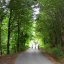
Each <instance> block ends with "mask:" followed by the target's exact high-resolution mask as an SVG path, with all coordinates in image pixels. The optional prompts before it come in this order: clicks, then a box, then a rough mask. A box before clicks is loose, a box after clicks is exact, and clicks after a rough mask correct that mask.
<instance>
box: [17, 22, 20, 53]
mask: <svg viewBox="0 0 64 64" xmlns="http://www.w3.org/2000/svg"><path fill="white" fill-rule="evenodd" d="M19 37H20V25H19V21H18V41H17V52H19Z"/></svg>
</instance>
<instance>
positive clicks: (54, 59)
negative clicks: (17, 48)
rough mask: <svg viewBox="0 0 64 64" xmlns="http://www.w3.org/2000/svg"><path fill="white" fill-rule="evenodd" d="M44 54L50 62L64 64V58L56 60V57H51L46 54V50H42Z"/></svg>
mask: <svg viewBox="0 0 64 64" xmlns="http://www.w3.org/2000/svg"><path fill="white" fill-rule="evenodd" d="M40 51H41V52H42V54H43V55H44V56H46V57H48V59H49V60H51V61H53V62H55V64H64V58H60V59H58V58H56V57H55V56H54V55H51V54H49V53H46V52H45V51H44V50H43V51H42V49H41V50H40Z"/></svg>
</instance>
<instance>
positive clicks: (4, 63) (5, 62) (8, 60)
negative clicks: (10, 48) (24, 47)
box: [0, 54, 18, 64]
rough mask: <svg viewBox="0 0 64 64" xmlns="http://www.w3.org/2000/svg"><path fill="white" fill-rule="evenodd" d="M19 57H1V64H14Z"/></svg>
mask: <svg viewBox="0 0 64 64" xmlns="http://www.w3.org/2000/svg"><path fill="white" fill-rule="evenodd" d="M17 56H18V54H15V55H7V56H0V64H14V61H15V59H16V57H17Z"/></svg>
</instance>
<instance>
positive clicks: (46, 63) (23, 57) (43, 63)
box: [15, 49, 54, 64]
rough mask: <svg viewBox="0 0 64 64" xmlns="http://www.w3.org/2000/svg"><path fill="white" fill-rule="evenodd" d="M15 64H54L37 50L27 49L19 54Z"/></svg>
mask: <svg viewBox="0 0 64 64" xmlns="http://www.w3.org/2000/svg"><path fill="white" fill-rule="evenodd" d="M15 64H54V63H53V62H52V61H51V60H49V59H48V58H47V57H45V56H44V55H43V54H41V53H40V51H39V50H33V49H28V50H27V51H26V52H24V53H23V54H20V55H19V56H18V57H17V59H16V61H15Z"/></svg>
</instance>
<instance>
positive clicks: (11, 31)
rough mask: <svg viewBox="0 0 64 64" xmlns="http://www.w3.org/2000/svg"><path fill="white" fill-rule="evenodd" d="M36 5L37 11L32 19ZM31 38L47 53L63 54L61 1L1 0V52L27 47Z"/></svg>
mask: <svg viewBox="0 0 64 64" xmlns="http://www.w3.org/2000/svg"><path fill="white" fill-rule="evenodd" d="M36 4H39V5H38V7H39V8H40V11H39V14H37V16H36V19H33V18H32V16H33V10H32V5H36ZM31 39H34V40H35V41H39V43H40V44H41V46H40V48H43V49H44V50H45V51H46V52H48V53H51V54H53V55H55V56H57V57H58V56H59V57H63V56H64V55H63V54H64V1H63V0H0V55H6V54H14V53H17V52H21V51H23V50H25V49H27V48H29V43H30V40H31Z"/></svg>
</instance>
